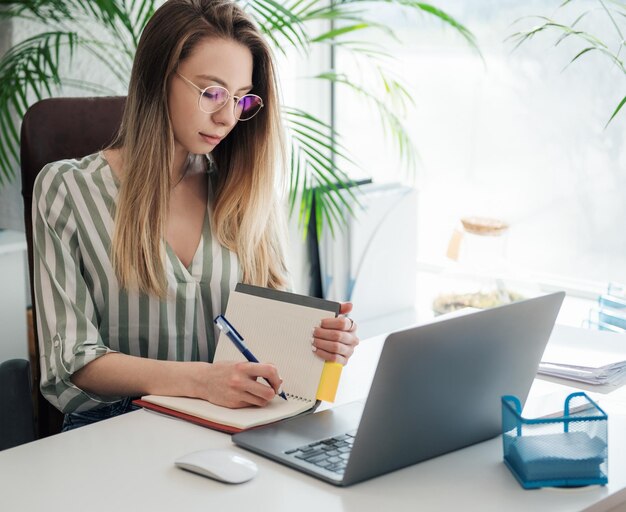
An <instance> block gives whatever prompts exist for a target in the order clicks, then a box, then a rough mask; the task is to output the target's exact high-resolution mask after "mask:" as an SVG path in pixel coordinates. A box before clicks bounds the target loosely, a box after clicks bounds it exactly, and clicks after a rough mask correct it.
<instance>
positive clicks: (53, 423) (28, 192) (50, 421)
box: [21, 97, 126, 437]
mask: <svg viewBox="0 0 626 512" xmlns="http://www.w3.org/2000/svg"><path fill="white" fill-rule="evenodd" d="M125 101H126V99H125V98H124V97H100V98H50V99H45V100H42V101H39V102H37V103H35V104H34V105H33V106H32V107H30V108H29V109H28V111H27V112H26V114H25V115H24V119H23V121H22V134H21V167H22V196H23V197H24V220H25V227H26V242H27V245H28V268H29V275H30V282H31V295H32V296H33V322H34V323H35V326H36V325H37V321H36V318H37V317H36V311H35V300H34V294H33V285H32V282H33V230H32V210H31V203H32V199H33V184H34V182H35V178H36V177H37V174H39V172H40V171H41V169H42V168H43V167H44V166H45V165H46V164H48V163H50V162H55V161H57V160H61V159H64V158H78V157H82V156H85V155H88V154H90V153H94V152H96V151H99V150H100V149H103V148H105V147H106V146H108V145H109V144H110V143H111V141H112V140H113V138H114V136H115V134H116V133H117V131H118V129H119V126H120V122H121V119H122V113H123V110H124V104H125ZM34 332H35V361H36V362H37V363H38V362H39V343H38V340H37V329H36V328H35V329H34ZM40 375H41V374H40V369H39V366H38V364H35V367H34V368H33V382H34V385H35V386H37V388H39V381H40ZM37 397H38V400H37V403H36V404H35V407H36V416H37V418H36V419H37V430H38V435H39V437H45V436H47V435H52V434H55V433H57V432H59V431H60V429H61V422H62V415H61V413H60V412H59V411H58V410H57V409H55V408H54V407H53V406H52V405H51V404H50V403H49V402H48V401H47V400H45V399H44V398H43V396H42V395H41V393H38V394H37Z"/></svg>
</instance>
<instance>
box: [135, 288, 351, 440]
mask: <svg viewBox="0 0 626 512" xmlns="http://www.w3.org/2000/svg"><path fill="white" fill-rule="evenodd" d="M339 307H340V304H339V303H338V302H332V301H327V300H323V299H318V298H315V297H307V296H304V295H297V294H294V293H289V292H283V291H278V290H270V289H268V288H261V287H257V286H250V285H244V284H241V283H240V284H238V285H237V287H236V288H235V291H233V292H232V293H231V294H230V297H229V299H228V306H227V308H226V314H225V316H226V318H228V320H229V321H230V323H231V324H233V325H234V326H235V328H236V329H237V331H238V332H239V333H240V334H241V335H242V336H243V338H244V340H245V342H246V345H247V346H248V348H249V349H250V351H251V352H252V353H253V354H254V355H255V356H256V357H257V358H258V359H259V361H262V362H269V363H273V364H274V365H275V366H276V367H277V368H278V372H279V374H280V377H281V378H282V379H283V385H282V389H283V391H284V392H285V393H286V395H287V398H288V400H286V401H285V400H283V399H282V398H280V397H275V398H274V400H273V401H272V402H270V403H269V404H268V405H267V406H266V407H247V408H244V409H229V408H227V407H220V406H218V405H215V404H212V403H210V402H207V401H205V400H200V399H195V398H185V397H171V396H156V395H148V396H144V397H142V398H141V400H137V401H135V403H137V404H139V405H141V406H143V407H146V408H149V409H153V410H156V411H158V412H163V413H166V414H170V415H174V416H178V417H181V418H183V419H186V420H188V421H191V422H194V423H198V424H201V425H204V426H207V427H210V428H214V429H217V430H222V431H224V432H239V431H241V430H245V429H247V428H250V427H254V426H258V425H264V424H267V423H272V422H275V421H278V420H281V419H283V418H288V417H291V416H295V415H297V414H300V413H302V412H305V411H308V410H313V409H314V408H315V407H316V405H317V404H318V403H319V401H320V400H325V401H329V402H332V401H333V400H334V397H335V393H336V391H337V386H338V385H339V377H340V375H341V368H342V367H341V365H339V364H337V363H325V362H324V361H323V360H322V359H320V358H319V357H317V356H316V355H315V353H314V352H313V351H312V350H311V339H312V332H313V329H314V328H315V327H316V326H317V325H319V324H320V322H321V320H322V319H323V318H328V317H335V316H337V315H338V314H339ZM214 361H245V358H244V357H243V355H242V354H241V353H240V352H239V351H238V350H237V349H236V348H235V346H234V345H233V343H232V342H231V341H230V340H229V339H228V338H227V337H226V336H225V335H224V334H222V333H220V335H219V338H218V344H217V350H216V352H215V357H214Z"/></svg>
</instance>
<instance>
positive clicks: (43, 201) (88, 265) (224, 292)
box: [33, 153, 240, 412]
mask: <svg viewBox="0 0 626 512" xmlns="http://www.w3.org/2000/svg"><path fill="white" fill-rule="evenodd" d="M209 181H210V180H209ZM209 192H210V191H209ZM117 196H118V182H117V181H116V179H115V178H114V175H113V173H112V171H111V168H110V166H109V165H108V163H107V161H106V160H105V158H104V156H103V155H102V153H96V154H93V155H89V156H86V157H85V158H82V159H80V160H62V161H59V162H55V163H52V164H49V165H47V166H46V167H44V169H43V170H42V171H41V173H40V174H39V176H38V177H37V180H36V182H35V188H34V195H33V246H34V280H33V283H34V288H35V305H36V310H37V330H38V334H39V345H40V353H41V361H40V364H41V391H42V393H43V395H44V396H45V397H46V398H47V399H48V400H49V401H50V402H51V403H52V404H53V405H55V406H56V407H57V408H58V409H60V410H61V411H63V412H73V411H80V410H86V409H92V408H94V407H97V406H99V405H101V404H102V403H109V402H114V401H116V400H119V399H120V398H121V397H103V396H96V395H94V394H92V393H87V392H85V391H83V390H81V389H79V388H78V387H76V386H75V385H74V384H72V382H71V381H70V377H71V376H72V374H73V373H74V372H76V371H78V370H79V369H81V368H82V367H83V366H85V365H86V364H87V363H89V362H91V361H93V360H95V359H97V358H98V357H100V356H102V355H104V354H107V353H109V352H121V353H124V354H129V355H133V356H141V357H149V358H152V359H167V360H173V361H212V360H213V355H214V353H215V340H216V330H215V327H214V324H213V318H214V317H215V316H216V315H218V314H220V313H223V312H224V311H225V309H226V303H227V301H228V295H229V292H230V290H232V289H234V287H235V284H236V283H237V281H238V280H239V279H240V271H239V265H238V261H237V258H236V256H235V254H234V253H232V252H231V251H229V250H227V249H226V248H224V247H223V246H221V245H220V244H219V243H218V242H217V241H216V240H215V239H214V237H213V236H212V234H211V223H210V208H209V207H207V214H206V216H205V221H204V227H203V230H202V238H201V240H200V243H199V245H198V249H197V251H196V253H195V255H194V258H193V261H192V262H191V264H190V265H189V267H185V266H184V265H183V263H182V262H181V261H180V260H179V259H178V257H177V256H176V254H175V253H174V251H173V250H172V248H171V247H170V246H169V245H168V244H166V243H165V242H164V243H165V252H166V255H167V257H166V276H167V285H168V294H167V299H159V298H157V297H154V296H151V295H147V294H141V293H137V292H132V291H127V290H123V289H120V287H119V283H118V281H117V278H116V276H115V272H114V271H113V266H112V263H111V257H110V253H111V250H110V249H111V237H112V234H113V227H114V218H115V208H116V201H117ZM209 197H211V194H209ZM209 201H210V200H209Z"/></svg>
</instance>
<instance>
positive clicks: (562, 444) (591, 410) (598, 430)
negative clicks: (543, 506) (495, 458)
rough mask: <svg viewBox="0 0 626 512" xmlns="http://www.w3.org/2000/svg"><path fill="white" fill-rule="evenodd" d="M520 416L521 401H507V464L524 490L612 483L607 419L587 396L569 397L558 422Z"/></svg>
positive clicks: (512, 398) (504, 410) (504, 424)
mask: <svg viewBox="0 0 626 512" xmlns="http://www.w3.org/2000/svg"><path fill="white" fill-rule="evenodd" d="M574 410H576V411H578V412H576V413H571V414H570V411H574ZM521 412H522V406H521V404H520V401H519V399H518V398H517V397H515V396H510V395H508V396H503V397H502V443H503V452H504V463H505V464H506V465H507V467H508V468H509V469H510V470H511V472H512V473H513V475H515V478H517V480H518V481H519V483H520V484H521V485H522V487H524V488H526V489H534V488H538V487H579V486H582V485H592V484H600V485H605V484H606V483H607V482H608V447H607V443H608V436H607V423H608V420H607V415H606V413H605V412H604V411H603V410H602V409H601V408H600V407H599V406H598V404H596V403H595V402H594V401H593V400H592V399H591V398H589V397H588V396H587V395H586V394H585V393H582V392H579V393H572V394H571V395H569V396H568V397H567V398H566V399H565V404H564V408H563V413H564V414H563V416H561V417H558V418H538V419H527V418H523V417H522V415H521Z"/></svg>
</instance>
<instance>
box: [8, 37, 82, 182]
mask: <svg viewBox="0 0 626 512" xmlns="http://www.w3.org/2000/svg"><path fill="white" fill-rule="evenodd" d="M77 44H78V37H77V35H76V34H75V33H73V32H44V33H42V34H37V35H35V36H32V37H30V38H28V39H26V40H25V41H22V42H21V43H19V44H17V45H15V46H14V47H13V48H11V49H10V50H9V51H8V52H7V53H6V54H5V55H4V57H3V58H2V60H1V61H0V131H1V132H2V135H3V137H2V138H0V167H1V169H2V173H1V174H0V185H2V184H4V182H5V180H8V179H10V178H11V177H12V176H13V175H14V172H13V169H12V164H11V161H10V159H9V156H12V157H13V158H14V159H15V162H17V161H19V158H18V156H17V148H18V147H19V135H18V132H17V128H16V122H15V121H14V119H15V118H19V119H21V118H22V117H23V116H24V113H25V112H26V109H27V107H28V101H27V98H28V96H29V95H33V96H34V97H35V98H36V99H37V100H40V99H42V98H43V97H45V96H50V95H52V87H55V88H58V87H59V86H60V84H61V77H60V75H59V64H60V61H61V48H69V50H70V53H72V52H73V51H74V49H75V48H76V45H77Z"/></svg>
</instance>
